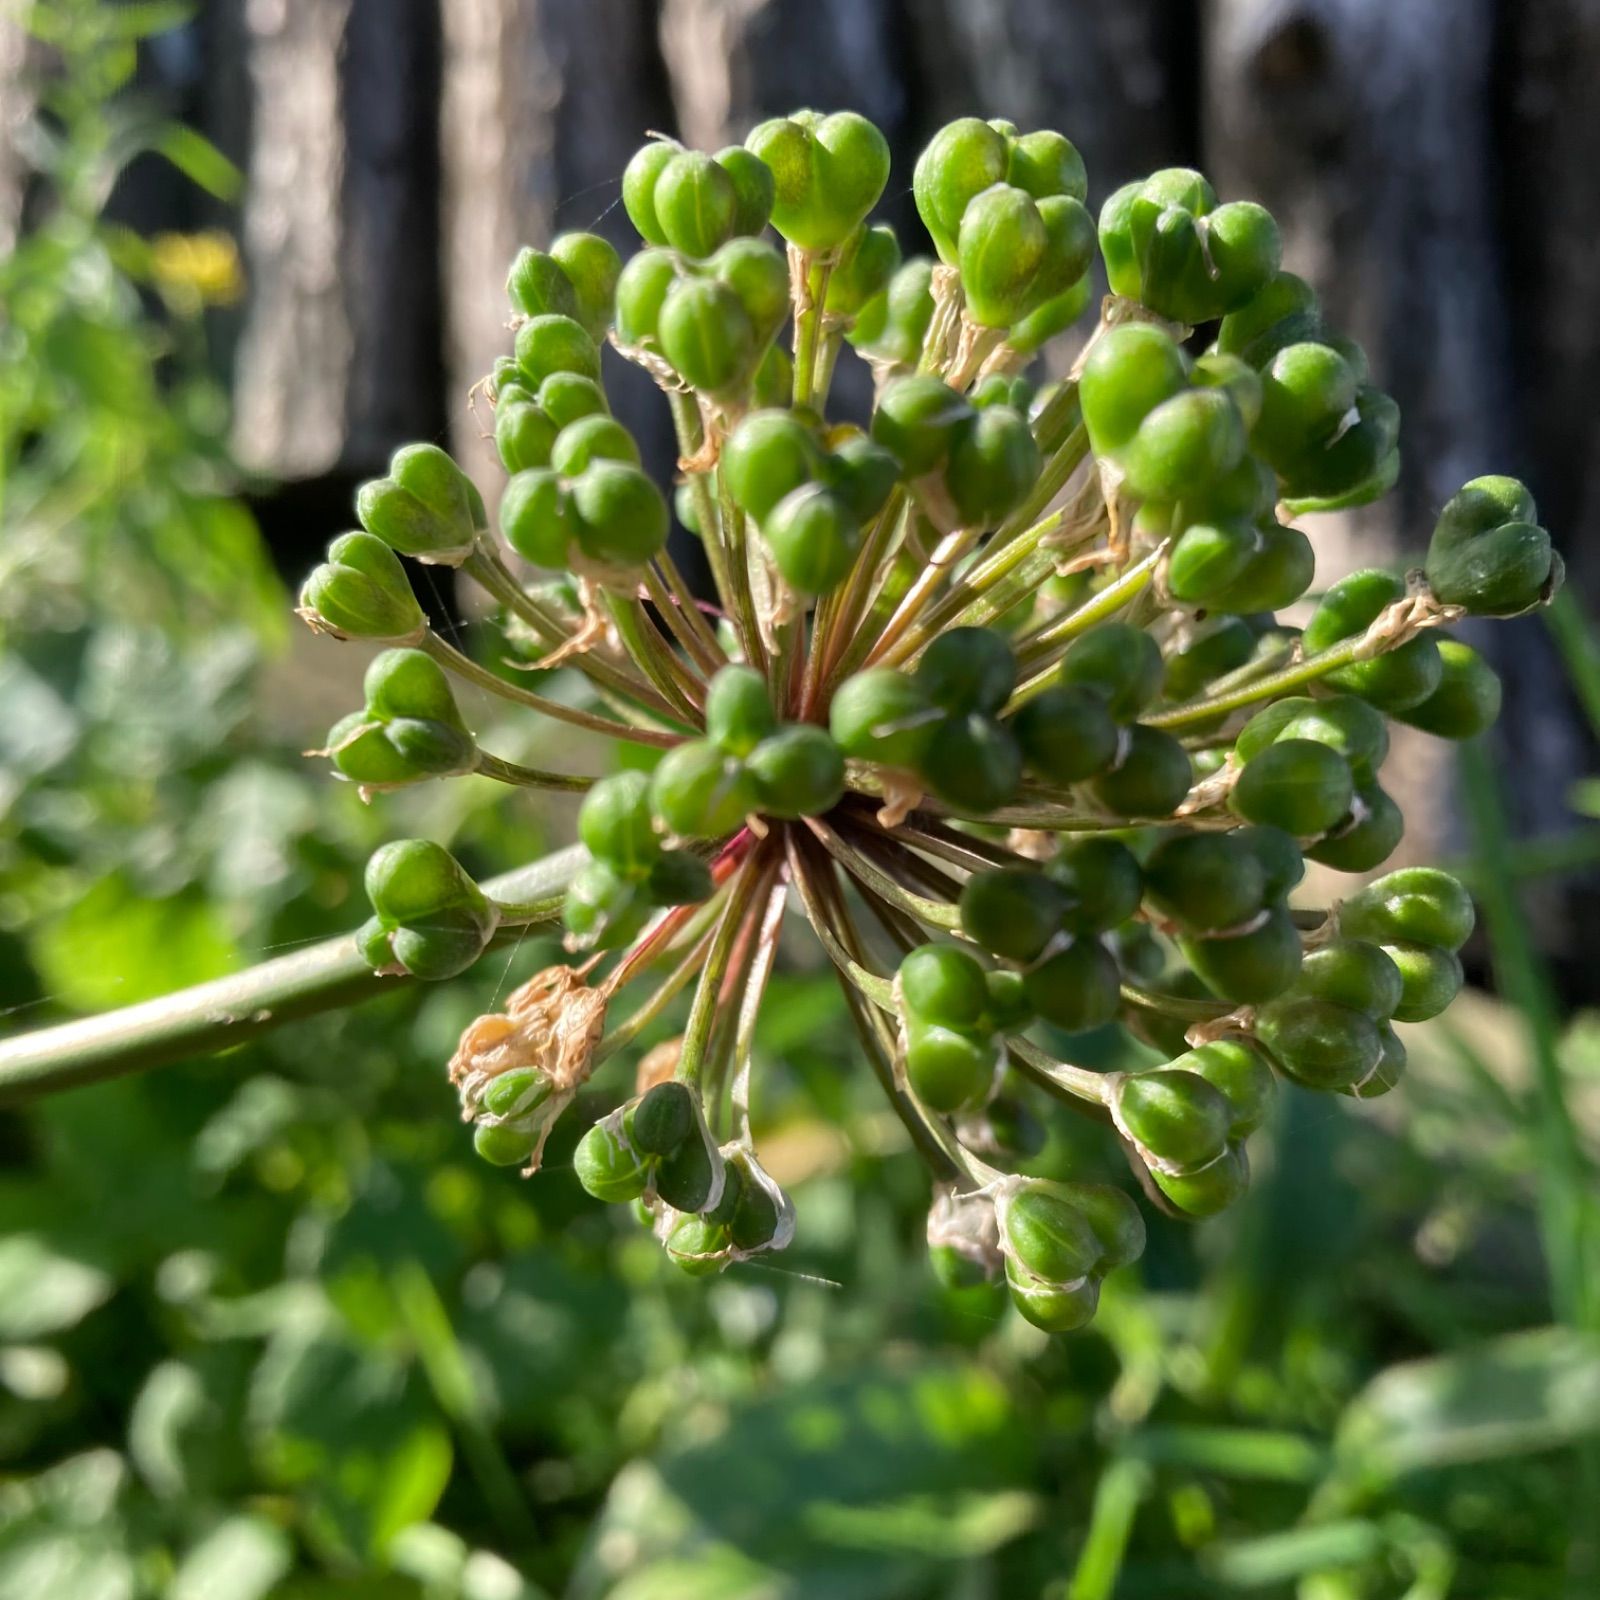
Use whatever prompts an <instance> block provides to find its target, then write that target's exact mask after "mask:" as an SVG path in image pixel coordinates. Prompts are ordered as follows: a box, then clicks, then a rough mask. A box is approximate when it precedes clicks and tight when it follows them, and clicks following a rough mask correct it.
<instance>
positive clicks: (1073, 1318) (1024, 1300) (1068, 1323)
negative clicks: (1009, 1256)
mask: <svg viewBox="0 0 1600 1600" xmlns="http://www.w3.org/2000/svg"><path fill="white" fill-rule="evenodd" d="M1006 1284H1007V1287H1008V1288H1009V1289H1010V1291H1011V1303H1012V1305H1014V1306H1015V1307H1016V1308H1017V1310H1018V1311H1019V1312H1020V1313H1021V1315H1022V1316H1023V1317H1024V1318H1026V1320H1027V1321H1029V1322H1031V1323H1032V1324H1033V1325H1034V1327H1036V1328H1039V1329H1042V1330H1043V1331H1044V1332H1045V1333H1071V1332H1072V1331H1073V1330H1074V1329H1076V1328H1081V1327H1084V1326H1085V1325H1086V1324H1087V1323H1089V1322H1091V1321H1092V1320H1093V1319H1094V1314H1095V1310H1096V1308H1097V1307H1098V1306H1099V1304H1100V1284H1099V1281H1098V1280H1097V1279H1094V1278H1085V1279H1084V1280H1083V1281H1082V1282H1080V1283H1074V1284H1070V1285H1058V1284H1051V1283H1045V1282H1044V1281H1043V1280H1042V1279H1040V1278H1035V1277H1033V1276H1032V1275H1031V1274H1030V1273H1027V1272H1025V1271H1023V1270H1022V1269H1021V1268H1018V1267H1015V1266H1013V1265H1012V1263H1011V1262H1009V1261H1008V1262H1007V1263H1006Z"/></svg>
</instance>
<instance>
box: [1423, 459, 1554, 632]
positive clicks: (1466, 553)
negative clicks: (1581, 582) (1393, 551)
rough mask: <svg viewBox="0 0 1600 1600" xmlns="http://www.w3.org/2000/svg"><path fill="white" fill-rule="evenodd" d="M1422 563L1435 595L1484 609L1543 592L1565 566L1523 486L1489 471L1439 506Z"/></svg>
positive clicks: (1528, 602) (1487, 612) (1485, 612)
mask: <svg viewBox="0 0 1600 1600" xmlns="http://www.w3.org/2000/svg"><path fill="white" fill-rule="evenodd" d="M1425 570H1426V572H1427V577H1428V583H1429V585H1430V587H1431V588H1432V589H1433V592H1434V595H1435V597H1436V598H1437V599H1439V600H1441V601H1443V602H1444V603H1445V604H1446V605H1459V606H1465V607H1466V608H1467V610H1468V611H1470V612H1472V613H1473V614H1474V615H1477V616H1486V617H1511V616H1516V615H1517V614H1518V613H1519V612H1522V611H1528V610H1531V609H1532V608H1533V607H1534V606H1536V605H1539V604H1541V603H1542V602H1544V601H1546V600H1548V599H1549V598H1550V596H1551V595H1552V594H1553V593H1554V592H1555V590H1556V589H1557V588H1559V587H1560V584H1561V580H1562V576H1563V571H1564V569H1563V567H1562V562H1561V557H1560V556H1558V555H1557V554H1556V553H1555V551H1554V550H1553V549H1552V548H1551V545H1550V535H1549V534H1548V533H1546V532H1545V530H1544V529H1543V528H1542V527H1540V526H1539V521H1538V512H1537V511H1536V510H1535V508H1534V503H1533V496H1532V495H1531V494H1529V493H1528V490H1527V488H1526V486H1525V485H1523V484H1522V483H1519V482H1518V481H1517V480H1516V479H1515V478H1505V477H1492V476H1491V477H1485V478H1474V479H1473V480H1472V482H1471V483H1468V484H1466V485H1465V486H1464V487H1462V488H1461V489H1460V490H1458V491H1457V492H1456V494H1455V496H1454V497H1453V498H1452V499H1451V500H1450V502H1449V504H1447V505H1446V506H1445V508H1444V510H1443V511H1441V512H1440V513H1439V520H1438V522H1437V523H1436V524H1435V525H1434V530H1433V538H1432V540H1431V541H1430V542H1429V544H1428V560H1427V566H1426V569H1425Z"/></svg>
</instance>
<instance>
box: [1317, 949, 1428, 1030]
mask: <svg viewBox="0 0 1600 1600" xmlns="http://www.w3.org/2000/svg"><path fill="white" fill-rule="evenodd" d="M1290 993H1291V994H1292V995H1303V996H1305V997H1307V998H1309V999H1314V1000H1332V1001H1334V1002H1335V1003H1337V1004H1339V1005H1342V1006H1349V1007H1350V1009H1351V1010H1352V1011H1363V1012H1365V1013H1366V1014H1367V1015H1368V1016H1369V1017H1371V1018H1372V1019H1373V1020H1374V1021H1375V1022H1386V1021H1387V1020H1388V1019H1389V1018H1390V1017H1392V1016H1393V1015H1394V1013H1395V1010H1396V1008H1397V1007H1398V1006H1399V1005H1400V1002H1401V1000H1402V998H1403V996H1404V984H1403V982H1402V980H1401V976H1400V970H1399V968H1398V967H1396V965H1395V964H1394V962H1393V961H1392V960H1391V959H1390V957H1389V956H1388V954H1387V953H1386V952H1385V951H1384V950H1383V949H1382V948H1381V947H1379V946H1378V945H1375V944H1369V943H1368V942H1367V941H1366V940H1364V939H1335V940H1333V941H1332V942H1331V943H1328V944H1323V945H1318V946H1317V947H1316V948H1315V949H1313V950H1308V951H1307V952H1306V955H1305V960H1304V961H1303V962H1302V964H1301V967H1300V976H1299V977H1298V978H1297V979H1296V980H1295V983H1294V987H1293V988H1292V989H1291V990H1290Z"/></svg>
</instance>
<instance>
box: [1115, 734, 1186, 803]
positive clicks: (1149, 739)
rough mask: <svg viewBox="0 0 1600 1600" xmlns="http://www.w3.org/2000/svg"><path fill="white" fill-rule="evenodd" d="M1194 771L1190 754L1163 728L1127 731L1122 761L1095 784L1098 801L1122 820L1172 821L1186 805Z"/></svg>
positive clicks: (1124, 736)
mask: <svg viewBox="0 0 1600 1600" xmlns="http://www.w3.org/2000/svg"><path fill="white" fill-rule="evenodd" d="M1193 778H1194V770H1193V767H1192V765H1191V763H1190V760H1189V752H1188V751H1187V750H1185V749H1184V748H1183V746H1182V745H1181V744H1179V743H1178V741H1177V740H1176V739H1174V738H1173V737H1172V735H1171V734H1170V733H1165V732H1163V731H1162V730H1161V729H1160V728H1147V727H1146V726H1145V725H1144V724H1143V723H1135V724H1133V726H1132V727H1130V728H1127V729H1125V730H1124V735H1123V739H1122V747H1121V753H1120V759H1119V760H1118V761H1117V762H1116V764H1115V765H1114V766H1112V767H1109V768H1108V769H1107V770H1106V771H1104V772H1102V773H1100V774H1098V775H1097V776H1096V777H1095V778H1094V779H1093V780H1092V782H1091V784H1090V788H1091V789H1092V791H1093V793H1094V796H1095V798H1096V799H1097V800H1098V801H1099V802H1100V804H1101V805H1103V806H1104V807H1105V808H1106V810H1108V811H1110V812H1112V813H1113V814H1114V815H1116V816H1119V817H1169V816H1171V815H1172V813H1173V812H1174V811H1176V810H1177V809H1178V807H1179V806H1180V805H1182V804H1183V798H1184V796H1185V795H1186V794H1188V792H1189V785H1190V783H1191V782H1192V781H1193Z"/></svg>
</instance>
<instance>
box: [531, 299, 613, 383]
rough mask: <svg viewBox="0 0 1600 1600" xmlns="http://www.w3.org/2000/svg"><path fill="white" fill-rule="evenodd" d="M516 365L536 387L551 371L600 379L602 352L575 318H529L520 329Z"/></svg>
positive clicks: (597, 380)
mask: <svg viewBox="0 0 1600 1600" xmlns="http://www.w3.org/2000/svg"><path fill="white" fill-rule="evenodd" d="M516 350H517V365H518V367H520V368H521V369H522V373H523V377H524V380H525V381H526V382H528V383H529V384H531V385H532V386H533V387H534V388H535V389H537V388H538V387H539V385H540V384H541V383H543V382H544V380H545V379H546V378H548V377H549V376H550V374H551V373H552V372H576V373H577V374H578V375H579V376H580V377H584V378H590V379H593V381H594V382H596V383H598V382H599V381H600V351H599V349H598V348H597V346H596V345H595V342H594V340H593V339H591V338H590V337H589V335H588V334H587V333H586V332H585V331H584V328H583V324H582V323H580V322H578V321H576V320H575V319H574V318H572V317H557V316H543V317H530V318H529V319H528V321H526V322H525V323H523V325H522V326H521V327H520V328H518V329H517V340H516Z"/></svg>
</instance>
